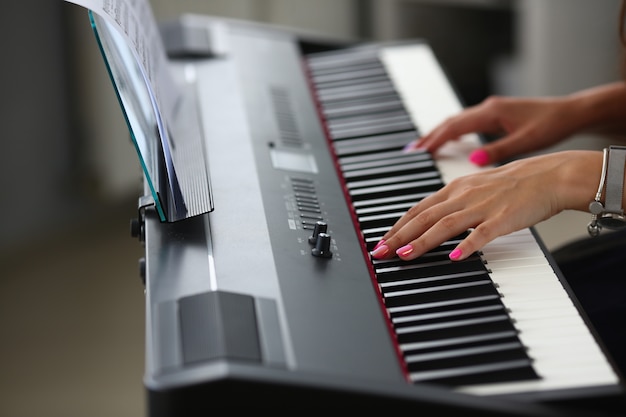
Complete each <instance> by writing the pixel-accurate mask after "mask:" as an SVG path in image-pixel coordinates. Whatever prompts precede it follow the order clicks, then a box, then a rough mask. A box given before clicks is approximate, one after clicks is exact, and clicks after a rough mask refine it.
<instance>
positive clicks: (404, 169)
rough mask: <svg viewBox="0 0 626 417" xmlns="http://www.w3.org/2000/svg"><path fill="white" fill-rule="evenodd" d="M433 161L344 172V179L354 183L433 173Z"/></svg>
mask: <svg viewBox="0 0 626 417" xmlns="http://www.w3.org/2000/svg"><path fill="white" fill-rule="evenodd" d="M433 166H434V163H433V161H421V162H411V163H405V164H394V165H385V166H379V167H373V168H364V169H354V170H350V171H346V172H344V177H345V179H346V180H347V181H349V182H350V183H352V182H354V181H364V180H374V179H377V178H381V177H386V176H390V175H397V174H399V173H405V174H411V173H420V172H428V173H431V172H432V168H433Z"/></svg>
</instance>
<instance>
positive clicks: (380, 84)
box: [315, 76, 405, 116]
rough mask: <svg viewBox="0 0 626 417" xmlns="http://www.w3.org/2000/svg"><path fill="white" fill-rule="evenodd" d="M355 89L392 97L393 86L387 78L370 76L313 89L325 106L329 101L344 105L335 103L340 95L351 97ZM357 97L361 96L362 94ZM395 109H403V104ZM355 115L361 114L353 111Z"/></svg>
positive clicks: (339, 99) (339, 100)
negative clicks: (386, 93)
mask: <svg viewBox="0 0 626 417" xmlns="http://www.w3.org/2000/svg"><path fill="white" fill-rule="evenodd" d="M355 91H360V92H362V93H366V92H367V91H369V92H370V93H371V95H372V96H376V97H378V96H380V92H381V91H383V92H388V93H389V94H388V95H389V97H390V98H391V97H393V95H394V94H393V93H394V88H393V84H392V83H391V81H389V79H386V78H385V77H380V76H379V77H372V78H369V79H367V80H355V79H348V80H343V81H340V82H332V83H327V84H324V85H323V86H321V85H320V86H318V88H317V89H316V90H315V92H316V94H317V98H318V100H319V101H320V102H322V103H324V104H325V105H326V106H327V107H331V106H329V104H330V103H333V102H334V104H335V105H342V106H343V105H345V103H337V102H342V101H344V100H342V97H352V96H353V95H352V93H353V92H355ZM359 97H363V95H362V94H360V95H359ZM396 109H398V110H401V111H405V110H404V107H403V106H397V105H396ZM355 115H358V116H362V115H363V114H362V113H355Z"/></svg>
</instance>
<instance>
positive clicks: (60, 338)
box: [0, 202, 145, 417]
mask: <svg viewBox="0 0 626 417" xmlns="http://www.w3.org/2000/svg"><path fill="white" fill-rule="evenodd" d="M131 204H132V203H129V204H124V205H122V206H121V207H114V208H110V209H109V210H106V211H105V212H104V213H101V214H100V215H98V216H96V217H97V218H93V219H87V220H84V221H81V222H80V223H79V224H76V225H72V226H71V227H69V228H68V229H67V230H66V231H65V232H63V233H59V234H57V235H55V236H54V237H49V238H45V239H43V240H42V241H40V242H37V243H36V244H34V245H33V246H29V247H27V248H21V249H16V250H14V251H12V252H10V253H3V254H0V271H1V274H2V277H1V279H0V341H1V342H0V417H87V416H89V417H112V416H115V417H140V416H143V415H145V410H144V408H145V405H144V389H143V382H142V377H143V369H144V366H143V363H144V362H143V360H144V305H145V302H144V293H143V285H142V284H141V281H140V279H139V274H138V259H139V258H140V257H141V256H142V254H143V248H142V246H141V244H140V243H139V241H138V240H136V239H133V238H131V236H130V232H129V230H130V229H129V221H130V218H131V217H132V216H133V215H134V214H135V211H136V209H135V207H136V202H135V203H134V206H131ZM103 211H104V210H103Z"/></svg>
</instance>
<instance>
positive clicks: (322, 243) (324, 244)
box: [311, 233, 333, 258]
mask: <svg viewBox="0 0 626 417" xmlns="http://www.w3.org/2000/svg"><path fill="white" fill-rule="evenodd" d="M311 254H312V255H313V256H317V257H319V258H330V257H332V256H333V253H332V252H331V251H330V235H329V234H327V233H320V234H318V235H317V241H316V242H315V247H314V248H313V249H312V250H311Z"/></svg>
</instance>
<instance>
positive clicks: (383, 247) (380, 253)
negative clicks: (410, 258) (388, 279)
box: [370, 244, 389, 258]
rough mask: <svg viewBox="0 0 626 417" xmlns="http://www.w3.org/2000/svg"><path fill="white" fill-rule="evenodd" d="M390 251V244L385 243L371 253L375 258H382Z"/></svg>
mask: <svg viewBox="0 0 626 417" xmlns="http://www.w3.org/2000/svg"><path fill="white" fill-rule="evenodd" d="M388 252H389V246H387V245H385V244H383V245H380V246H379V247H377V248H376V249H374V250H373V251H371V252H370V254H371V255H372V256H373V257H374V258H382V257H383V256H385V255H387V253H388Z"/></svg>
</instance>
